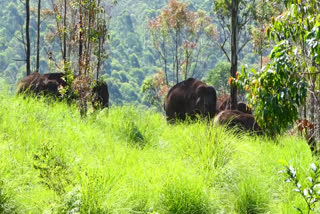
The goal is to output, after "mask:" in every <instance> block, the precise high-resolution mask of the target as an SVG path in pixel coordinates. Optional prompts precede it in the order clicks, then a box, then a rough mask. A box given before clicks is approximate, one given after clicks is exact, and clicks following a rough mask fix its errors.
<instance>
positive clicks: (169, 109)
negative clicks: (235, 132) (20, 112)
mask: <svg viewBox="0 0 320 214" xmlns="http://www.w3.org/2000/svg"><path fill="white" fill-rule="evenodd" d="M76 78H77V77H76V76H74V79H76ZM66 86H67V81H66V76H65V74H64V73H47V74H39V73H37V72H33V73H31V74H30V75H28V76H26V77H25V78H23V79H22V80H20V82H19V83H18V86H17V93H18V94H20V93H26V92H31V93H33V94H35V95H39V94H43V95H53V96H56V97H61V89H63V88H64V87H66ZM90 93H91V97H92V105H93V106H100V107H102V108H105V107H108V103H109V92H108V86H107V83H106V82H104V81H100V82H98V84H97V83H96V84H94V85H93V87H91V90H90ZM164 110H165V112H166V117H167V120H168V122H170V123H174V122H175V121H176V120H182V121H183V120H186V118H190V119H191V120H192V119H195V118H197V117H199V116H200V117H208V118H210V119H212V118H215V122H216V123H218V124H225V125H227V127H229V128H232V127H235V126H237V127H238V128H239V129H240V130H244V131H250V132H255V133H257V134H259V133H261V130H260V128H259V126H258V125H257V123H256V122H255V119H254V116H253V115H252V112H251V109H250V108H249V107H248V106H247V105H246V104H245V103H243V102H240V103H238V104H237V106H236V107H234V106H233V107H231V104H230V98H227V99H226V100H224V101H223V102H222V103H219V102H218V101H217V93H216V90H215V88H214V87H212V86H208V85H207V84H206V83H204V82H202V81H200V80H197V79H194V78H189V79H187V80H184V81H182V82H180V83H178V84H176V85H175V86H173V87H172V88H171V89H170V90H169V92H168V94H167V96H166V99H165V103H164Z"/></svg>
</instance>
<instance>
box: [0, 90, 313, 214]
mask: <svg viewBox="0 0 320 214" xmlns="http://www.w3.org/2000/svg"><path fill="white" fill-rule="evenodd" d="M281 161H286V162H288V163H290V164H292V165H294V166H295V168H296V169H297V171H299V173H300V174H301V176H305V175H306V174H307V173H308V171H307V170H306V168H308V166H309V164H310V163H312V162H317V160H316V159H315V158H313V157H312V155H311V152H310V149H309V148H308V146H307V144H306V143H305V141H304V140H303V139H300V138H298V137H295V136H282V137H280V138H279V139H278V141H277V143H275V142H274V141H273V140H272V139H264V138H260V137H255V136H249V135H247V134H236V133H234V132H233V131H227V130H225V128H224V127H219V126H214V125H213V124H212V123H211V122H207V121H195V122H188V123H178V124H176V125H171V124H167V122H166V120H165V117H164V116H163V115H162V114H160V113H157V112H153V111H151V110H150V111H148V110H145V109H143V108H141V109H140V108H139V107H136V106H123V107H118V106H112V107H111V108H110V109H104V110H102V111H97V112H92V113H89V115H88V116H87V117H85V118H82V117H81V116H80V115H79V113H78V111H77V109H76V107H75V106H72V105H71V106H69V105H67V104H65V103H63V102H50V103H48V102H47V99H34V98H23V97H17V96H11V95H7V93H6V92H1V93H0V174H1V177H0V180H1V181H2V182H0V213H159V214H160V213H161V214H162V213H164V214H165V213H193V214H195V213H295V212H297V210H295V209H294V208H293V205H295V206H297V207H301V209H302V210H303V209H306V208H305V206H304V201H303V198H301V197H299V195H297V194H295V193H294V192H293V191H292V188H290V187H289V186H288V185H286V184H285V183H284V182H283V177H282V176H279V174H278V172H279V171H280V170H281V169H282V168H283V166H282V164H281Z"/></svg>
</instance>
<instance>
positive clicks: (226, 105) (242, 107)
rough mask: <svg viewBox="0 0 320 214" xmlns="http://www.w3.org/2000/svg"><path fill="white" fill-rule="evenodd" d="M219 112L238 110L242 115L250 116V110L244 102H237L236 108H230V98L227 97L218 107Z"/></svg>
mask: <svg viewBox="0 0 320 214" xmlns="http://www.w3.org/2000/svg"><path fill="white" fill-rule="evenodd" d="M218 109H219V111H224V110H230V109H233V110H239V111H241V112H243V113H247V114H252V109H251V108H250V107H249V106H248V105H247V104H246V103H244V102H238V103H237V106H236V107H233V106H231V99H230V96H227V97H226V98H225V99H224V100H223V101H222V102H221V103H220V104H219V106H218Z"/></svg>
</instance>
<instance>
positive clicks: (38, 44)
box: [36, 0, 41, 72]
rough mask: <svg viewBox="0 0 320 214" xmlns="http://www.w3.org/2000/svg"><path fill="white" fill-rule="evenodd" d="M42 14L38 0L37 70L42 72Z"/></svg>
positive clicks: (39, 0)
mask: <svg viewBox="0 0 320 214" xmlns="http://www.w3.org/2000/svg"><path fill="white" fill-rule="evenodd" d="M40 15H41V0H38V23H37V31H38V32H37V33H38V34H37V63H36V72H40Z"/></svg>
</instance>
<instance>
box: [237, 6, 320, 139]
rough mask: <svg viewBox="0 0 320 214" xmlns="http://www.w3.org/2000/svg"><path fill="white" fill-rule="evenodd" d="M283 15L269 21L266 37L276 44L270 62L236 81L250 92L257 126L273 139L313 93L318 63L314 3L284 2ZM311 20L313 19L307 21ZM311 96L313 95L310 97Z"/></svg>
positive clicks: (316, 17) (293, 118)
mask: <svg viewBox="0 0 320 214" xmlns="http://www.w3.org/2000/svg"><path fill="white" fill-rule="evenodd" d="M284 3H285V4H284V5H285V11H284V12H283V13H282V15H281V16H279V17H278V18H277V19H274V18H272V19H271V26H270V27H268V28H267V29H266V32H267V35H268V36H269V37H270V38H271V39H272V40H274V41H275V42H276V45H275V46H274V47H273V50H272V52H271V55H270V60H271V62H270V63H269V64H268V65H267V66H266V67H265V68H264V69H263V70H262V71H261V72H257V71H254V70H253V73H252V75H251V74H250V75H249V74H248V73H246V72H244V71H243V72H242V75H240V81H236V83H239V82H241V83H239V85H240V86H241V87H242V88H244V89H245V90H247V91H249V95H248V98H249V103H250V104H251V105H252V106H254V107H255V114H256V116H257V121H258V124H259V125H260V127H261V128H263V129H265V130H266V131H267V134H268V135H270V136H274V135H277V134H280V133H282V132H283V131H284V130H286V128H287V127H288V126H289V125H291V124H292V122H293V121H294V120H296V119H297V116H298V111H297V108H298V107H299V106H302V105H303V104H304V103H305V100H306V97H307V90H309V91H311V93H314V92H315V84H316V83H315V81H316V77H317V76H316V75H315V74H316V73H317V72H318V64H319V62H320V61H319V60H318V59H317V58H318V56H317V54H316V53H317V51H318V50H319V47H318V45H317V44H318V42H319V38H320V37H319V36H317V33H316V32H319V31H318V30H317V28H318V26H319V23H320V22H319V16H318V15H317V14H318V11H317V8H318V7H319V6H320V5H319V3H318V2H317V1H313V0H311V1H286V2H284ZM310 17H313V18H310ZM312 96H314V95H312Z"/></svg>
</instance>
